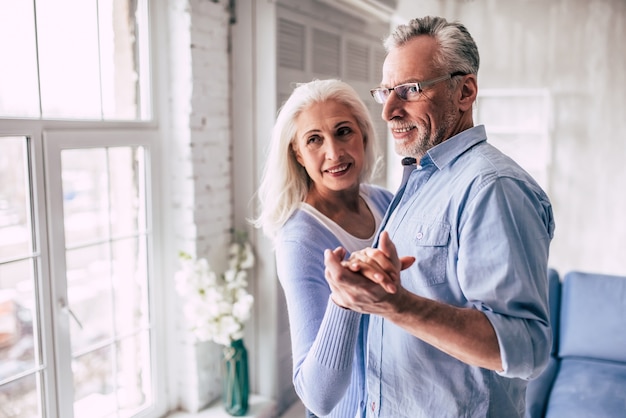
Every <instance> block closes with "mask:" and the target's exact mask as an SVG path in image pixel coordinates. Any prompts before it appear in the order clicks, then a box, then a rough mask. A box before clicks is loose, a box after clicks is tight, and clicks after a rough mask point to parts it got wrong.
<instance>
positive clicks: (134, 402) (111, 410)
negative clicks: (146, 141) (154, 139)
mask: <svg viewBox="0 0 626 418" xmlns="http://www.w3.org/2000/svg"><path fill="white" fill-rule="evenodd" d="M144 170H145V154H144V149H143V148H142V147H130V146H120V147H108V148H89V149H65V150H62V151H61V172H62V179H63V181H62V189H63V196H64V200H63V202H64V203H63V205H64V223H65V231H66V236H67V237H68V239H66V250H65V260H66V271H67V273H66V277H67V295H68V301H69V307H70V309H71V311H72V315H71V316H73V318H70V341H71V351H72V372H73V382H74V414H75V417H77V418H79V417H89V418H92V417H109V416H111V417H118V418H119V417H132V416H134V415H135V414H136V413H138V412H139V411H141V410H143V409H145V408H148V407H150V406H152V405H153V403H154V398H153V392H152V387H153V382H152V369H151V368H152V365H151V364H152V360H151V348H150V332H151V329H150V309H149V295H148V292H149V286H148V283H149V276H148V271H149V270H148V245H147V242H148V241H147V228H146V217H147V209H146V201H145V199H146V192H145V187H146V186H145V181H146V179H145V174H144ZM70 225H73V226H72V227H70ZM94 414H95V415H94Z"/></svg>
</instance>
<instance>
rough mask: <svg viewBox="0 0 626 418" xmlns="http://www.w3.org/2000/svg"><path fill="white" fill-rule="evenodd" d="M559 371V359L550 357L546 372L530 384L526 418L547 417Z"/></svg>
mask: <svg viewBox="0 0 626 418" xmlns="http://www.w3.org/2000/svg"><path fill="white" fill-rule="evenodd" d="M558 369H559V361H558V359H557V358H556V357H552V356H550V360H548V365H547V366H546V368H545V369H544V371H543V372H542V373H541V374H540V375H539V376H538V377H537V378H535V379H533V380H531V381H530V382H528V387H527V388H526V414H525V415H524V417H525V418H542V417H543V416H544V415H545V412H546V408H547V406H548V399H549V397H550V391H551V390H552V385H553V384H554V380H555V379H556V374H557V372H558Z"/></svg>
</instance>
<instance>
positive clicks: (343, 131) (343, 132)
mask: <svg viewBox="0 0 626 418" xmlns="http://www.w3.org/2000/svg"><path fill="white" fill-rule="evenodd" d="M350 133H352V129H350V127H348V126H342V127H341V128H339V129H337V135H339V136H346V135H349V134H350Z"/></svg>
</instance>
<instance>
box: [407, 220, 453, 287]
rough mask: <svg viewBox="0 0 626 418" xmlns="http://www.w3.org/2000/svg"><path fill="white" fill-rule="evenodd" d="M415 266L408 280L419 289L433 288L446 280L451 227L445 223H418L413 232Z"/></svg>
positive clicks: (414, 225)
mask: <svg viewBox="0 0 626 418" xmlns="http://www.w3.org/2000/svg"><path fill="white" fill-rule="evenodd" d="M411 234H412V244H413V245H414V251H413V254H412V255H413V256H415V264H413V266H412V267H411V268H409V269H408V271H407V272H408V273H409V274H408V276H409V277H408V279H409V281H410V282H411V284H412V285H414V286H417V287H423V286H433V285H436V284H439V283H443V282H444V281H445V279H446V263H447V261H448V244H449V242H450V225H448V224H446V223H443V222H416V223H414V224H413V228H412V230H411Z"/></svg>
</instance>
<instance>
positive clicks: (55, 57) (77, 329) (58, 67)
mask: <svg viewBox="0 0 626 418" xmlns="http://www.w3.org/2000/svg"><path fill="white" fill-rule="evenodd" d="M147 23H148V13H147V1H146V0H143V1H133V0H109V1H105V0H100V1H96V0H92V1H87V0H56V1H37V0H36V1H34V2H13V1H0V53H2V54H3V56H4V57H9V58H7V59H6V60H5V61H3V62H5V65H3V66H2V68H0V178H2V182H1V183H0V418H9V417H64V418H65V417H68V418H71V417H75V418H80V417H89V418H92V417H133V416H139V415H141V416H145V417H157V416H162V415H163V414H164V412H165V404H164V403H165V401H164V398H165V397H164V396H163V395H164V386H163V383H158V382H159V381H161V382H162V381H163V380H164V379H162V378H160V379H159V377H160V376H159V375H158V372H157V370H159V368H158V367H156V366H157V365H158V364H160V362H161V361H162V358H163V355H162V353H160V352H158V351H157V350H156V347H157V344H156V338H157V336H156V334H158V333H157V332H156V331H155V323H156V321H155V310H154V308H153V306H154V303H155V297H156V294H157V292H158V287H157V286H156V283H157V281H156V280H155V278H154V271H155V269H154V267H153V264H154V259H155V257H154V254H153V253H154V251H153V245H152V242H153V237H154V235H155V228H154V225H155V223H154V222H153V221H152V219H153V216H154V214H155V208H156V206H155V205H154V204H153V202H154V201H155V200H154V198H153V196H152V190H151V188H150V184H151V178H152V173H154V172H157V171H158V167H157V166H156V165H155V164H156V160H157V158H155V157H156V149H158V147H157V146H156V145H157V142H158V138H159V136H158V130H157V129H156V128H155V127H154V124H153V122H152V121H151V115H152V110H151V94H150V89H149V86H150V80H149V77H148V75H149V74H150V71H149V70H150V68H149V66H148V65H147V62H148V61H149V60H148V57H149V48H148V46H149V45H148V42H147V39H148V25H147ZM6 63H11V65H6Z"/></svg>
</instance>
